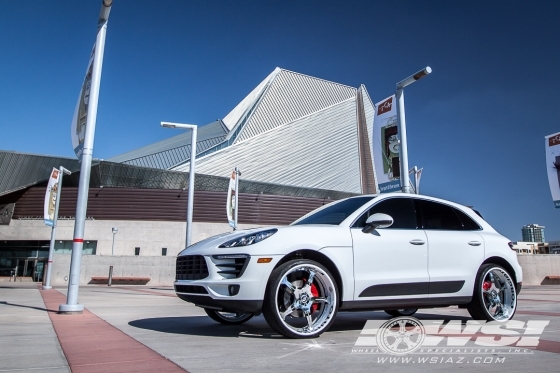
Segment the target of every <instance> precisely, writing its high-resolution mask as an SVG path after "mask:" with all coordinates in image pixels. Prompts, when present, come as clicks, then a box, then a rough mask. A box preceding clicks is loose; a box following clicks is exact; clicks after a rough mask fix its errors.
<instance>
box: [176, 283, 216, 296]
mask: <svg viewBox="0 0 560 373" xmlns="http://www.w3.org/2000/svg"><path fill="white" fill-rule="evenodd" d="M175 291H176V292H177V293H192V294H208V291H206V289H205V288H204V287H203V286H195V285H175Z"/></svg>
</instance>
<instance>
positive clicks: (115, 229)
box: [111, 227, 119, 256]
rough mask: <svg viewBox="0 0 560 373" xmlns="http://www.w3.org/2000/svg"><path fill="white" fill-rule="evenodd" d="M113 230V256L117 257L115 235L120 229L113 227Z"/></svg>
mask: <svg viewBox="0 0 560 373" xmlns="http://www.w3.org/2000/svg"><path fill="white" fill-rule="evenodd" d="M111 230H112V232H113V245H111V255H112V256H114V255H115V235H116V234H117V232H118V231H119V228H115V227H113V228H112V229H111Z"/></svg>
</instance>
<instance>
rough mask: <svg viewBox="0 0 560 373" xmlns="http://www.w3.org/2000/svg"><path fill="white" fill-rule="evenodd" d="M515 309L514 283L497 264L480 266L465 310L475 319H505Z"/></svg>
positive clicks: (513, 312) (509, 316)
mask: <svg viewBox="0 0 560 373" xmlns="http://www.w3.org/2000/svg"><path fill="white" fill-rule="evenodd" d="M516 309H517V293H516V291H515V283H514V281H513V279H512V278H511V276H510V274H509V273H508V272H507V271H506V270H505V269H504V268H502V267H500V266H499V265H495V264H485V265H483V266H481V267H480V269H479V270H478V273H477V275H476V281H475V284H474V292H473V299H472V301H471V303H469V304H468V306H467V310H468V311H469V313H470V315H471V316H472V318H473V319H475V320H486V321H507V320H509V319H511V318H512V317H513V315H514V314H515V310H516Z"/></svg>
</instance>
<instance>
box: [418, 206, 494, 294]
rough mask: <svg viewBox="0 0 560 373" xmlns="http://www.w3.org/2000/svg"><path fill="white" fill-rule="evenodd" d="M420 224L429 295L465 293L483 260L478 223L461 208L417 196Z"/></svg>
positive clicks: (482, 244)
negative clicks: (424, 247) (428, 278)
mask: <svg viewBox="0 0 560 373" xmlns="http://www.w3.org/2000/svg"><path fill="white" fill-rule="evenodd" d="M416 208H417V211H418V213H419V215H420V224H421V227H422V228H423V229H424V232H425V233H426V237H427V238H428V256H429V260H428V263H429V264H428V273H429V275H430V298H437V297H443V298H447V297H468V296H471V295H472V289H473V285H474V280H475V276H476V273H477V271H478V267H479V265H480V263H481V262H482V261H483V260H484V240H483V239H482V236H481V235H480V234H478V233H477V230H480V226H479V225H478V224H477V223H476V222H474V221H473V220H472V219H471V218H469V217H468V216H467V215H466V214H465V213H464V212H462V211H461V210H459V209H457V208H455V207H453V206H450V205H447V204H444V203H440V202H435V201H430V200H422V199H418V200H417V201H416Z"/></svg>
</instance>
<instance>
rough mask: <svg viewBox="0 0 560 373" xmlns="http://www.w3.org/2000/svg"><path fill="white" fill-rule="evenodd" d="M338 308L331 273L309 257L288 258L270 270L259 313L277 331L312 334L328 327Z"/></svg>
mask: <svg viewBox="0 0 560 373" xmlns="http://www.w3.org/2000/svg"><path fill="white" fill-rule="evenodd" d="M337 310H338V289H337V287H336V283H335V281H334V278H333V276H332V275H331V274H330V273H329V271H328V270H327V269H326V268H325V267H323V266H322V265H321V264H319V263H317V262H314V261H312V260H304V259H299V260H291V261H289V262H287V263H284V264H282V265H281V266H280V267H278V268H276V269H275V270H274V271H272V274H271V275H270V279H269V281H268V284H267V287H266V293H265V299H264V304H263V315H264V318H265V319H266V321H267V323H268V325H270V327H271V328H272V329H274V330H275V331H276V332H277V333H280V334H282V335H284V336H286V337H289V338H314V337H317V336H319V335H321V334H322V333H323V332H325V331H326V330H328V329H329V327H330V326H331V324H332V323H333V321H334V317H335V315H336V312H337Z"/></svg>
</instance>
